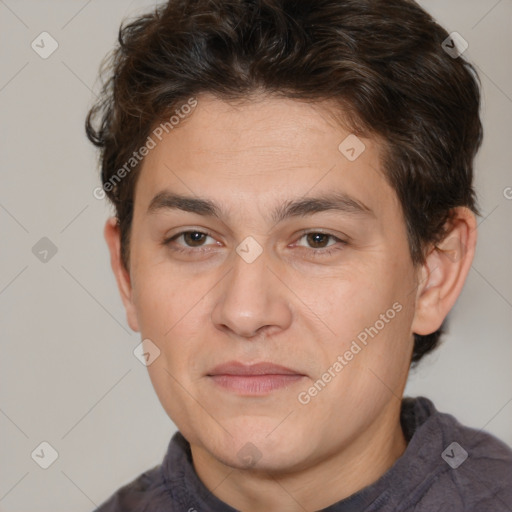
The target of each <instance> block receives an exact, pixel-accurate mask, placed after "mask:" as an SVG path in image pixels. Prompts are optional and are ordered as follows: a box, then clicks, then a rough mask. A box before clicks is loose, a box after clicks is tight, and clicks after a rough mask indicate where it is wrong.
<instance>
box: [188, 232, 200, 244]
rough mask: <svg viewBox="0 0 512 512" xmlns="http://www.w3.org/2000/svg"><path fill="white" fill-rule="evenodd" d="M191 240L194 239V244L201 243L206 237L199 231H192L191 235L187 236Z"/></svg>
mask: <svg viewBox="0 0 512 512" xmlns="http://www.w3.org/2000/svg"><path fill="white" fill-rule="evenodd" d="M186 236H188V237H189V238H191V239H192V242H193V243H194V242H201V238H202V237H203V236H204V233H199V232H198V231H191V232H189V233H187V235H186Z"/></svg>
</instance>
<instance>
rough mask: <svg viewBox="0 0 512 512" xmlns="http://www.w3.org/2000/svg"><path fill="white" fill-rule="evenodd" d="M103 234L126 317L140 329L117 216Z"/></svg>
mask: <svg viewBox="0 0 512 512" xmlns="http://www.w3.org/2000/svg"><path fill="white" fill-rule="evenodd" d="M103 235H104V237H105V240H106V242H107V245H108V248H109V251H110V265H111V267H112V270H113V272H114V275H115V277H116V281H117V287H118V288H119V293H120V294H121V299H122V301H123V304H124V308H125V310H126V319H127V321H128V325H129V326H130V327H131V328H132V329H133V330H134V331H137V332H138V331H139V324H138V321H137V315H136V308H135V305H134V303H133V291H132V285H131V279H130V273H129V271H128V270H127V269H126V267H125V266H124V264H123V262H122V260H121V231H120V229H119V225H118V223H117V218H116V217H111V218H109V219H108V220H107V223H106V224H105V229H104V231H103Z"/></svg>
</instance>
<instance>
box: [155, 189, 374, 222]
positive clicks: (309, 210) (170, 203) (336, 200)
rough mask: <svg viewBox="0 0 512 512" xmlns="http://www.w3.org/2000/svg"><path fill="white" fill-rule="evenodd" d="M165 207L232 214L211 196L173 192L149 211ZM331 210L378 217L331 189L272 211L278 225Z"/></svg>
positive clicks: (158, 196) (223, 215) (163, 195)
mask: <svg viewBox="0 0 512 512" xmlns="http://www.w3.org/2000/svg"><path fill="white" fill-rule="evenodd" d="M165 210H182V211H185V212H190V213H195V214H197V215H202V216H205V217H215V218H217V219H222V218H227V217H228V214H227V213H226V212H224V211H223V209H222V207H221V206H220V205H218V204H217V203H215V202H214V201H212V200H210V199H204V198H199V197H191V196H183V195H180V194H175V193H172V192H169V191H162V192H159V193H158V194H156V195H155V196H154V197H153V199H152V200H151V202H150V204H149V207H148V210H147V214H148V215H151V214H155V213H157V212H160V211H165ZM330 210H335V211H338V212H342V213H346V214H356V215H358V216H364V217H375V214H374V212H373V211H372V210H371V209H370V208H369V207H368V206H366V205H365V204H364V203H362V202H361V201H359V200H357V199H355V198H353V197H351V196H349V195H347V194H345V193H341V192H330V193H325V194H322V195H320V196H317V197H303V198H298V199H295V200H290V201H286V202H285V203H284V204H282V205H279V206H278V207H277V208H276V209H275V210H274V211H273V212H272V214H271V216H270V219H271V220H272V221H273V222H274V223H275V224H278V223H279V222H282V221H283V220H285V219H288V218H291V217H303V216H307V215H313V214H315V213H320V212H325V211H330Z"/></svg>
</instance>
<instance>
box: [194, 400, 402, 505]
mask: <svg viewBox="0 0 512 512" xmlns="http://www.w3.org/2000/svg"><path fill="white" fill-rule="evenodd" d="M406 447H407V442H406V440H405V437H404V434H403V432H402V429H401V426H400V404H398V406H396V404H394V406H393V407H392V408H391V409H390V410H388V411H384V412H383V413H382V414H381V415H380V416H379V417H377V418H376V419H375V421H374V422H373V423H372V424H371V425H370V427H368V428H367V429H366V430H365V431H364V432H361V433H360V434H359V435H358V436H357V437H356V438H355V439H353V440H352V441H351V442H350V443H349V444H348V445H347V446H344V447H342V449H340V450H336V451H333V453H332V454H331V455H330V456H329V457H328V458H327V459H326V458H324V459H322V460H321V461H319V462H316V463H313V464H310V465H307V464H305V465H303V467H301V469H300V470H297V471H290V470H289V469H288V468H284V469H282V470H275V471H272V472H269V471H262V470H257V469H251V470H247V469H244V470H239V469H236V468H233V467H230V466H227V465H225V464H223V463H221V462H220V461H218V460H217V459H215V458H214V457H212V455H211V454H210V453H209V452H207V451H206V450H205V449H204V448H202V447H200V446H197V445H191V451H192V457H193V461H194V468H195V471H196V473H197V475H198V476H199V478H200V480H201V481H202V482H203V484H204V485H205V486H206V487H207V488H208V489H209V490H210V491H211V492H212V493H213V494H214V495H215V496H216V497H217V498H219V499H220V500H222V501H224V502H225V503H227V504H228V505H230V506H231V507H233V508H236V509H238V510H244V512H264V511H268V510H280V511H282V512H304V511H305V510H307V511H314V510H321V509H323V508H326V507H328V506H329V505H332V504H334V503H337V502H338V501H341V500H343V499H344V498H347V497H348V496H351V495H352V494H354V493H356V492H357V491H359V490H361V489H363V488H364V487H367V486H368V485H370V484H372V483H373V482H375V481H376V480H378V479H379V478H380V477H381V476H382V475H383V474H384V473H385V472H386V471H387V470H388V469H389V468H390V467H391V466H392V465H393V464H394V462H395V461H396V460H397V459H398V458H399V457H400V456H401V455H402V454H403V453H404V451H405V449H406Z"/></svg>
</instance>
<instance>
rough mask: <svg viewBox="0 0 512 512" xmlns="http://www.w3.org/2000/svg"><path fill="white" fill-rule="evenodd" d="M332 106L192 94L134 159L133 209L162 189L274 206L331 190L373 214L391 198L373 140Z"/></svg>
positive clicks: (227, 204)
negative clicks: (191, 105)
mask: <svg viewBox="0 0 512 512" xmlns="http://www.w3.org/2000/svg"><path fill="white" fill-rule="evenodd" d="M333 108H334V107H333V105H332V104H328V103H324V104H320V103H316V104H311V103H305V102H301V101H297V100H291V99H283V98H271V97H260V98H258V99H256V100H252V101H244V102H237V103H231V102H230V103H227V102H225V101H222V100H219V99H217V98H215V97H213V96H210V95H201V96H199V97H198V98H197V106H196V107H195V109H194V110H193V112H192V113H191V114H190V115H189V116H187V117H186V118H185V119H183V120H181V122H180V123H179V124H177V125H176V126H174V127H173V128H172V129H171V130H169V133H165V131H164V132H163V134H161V135H160V138H161V140H158V139H157V138H155V137H154V135H153V136H152V137H153V139H155V142H156V144H155V147H154V149H152V150H151V151H150V152H149V154H148V155H147V156H146V157H145V159H144V162H143V165H142V169H141V174H140V177H139V180H138V184H137V191H136V209H137V204H139V205H140V206H139V207H142V206H144V208H145V209H147V208H148V207H149V205H150V204H151V202H152V201H153V200H154V198H155V196H156V195H157V194H159V193H162V192H163V191H164V190H173V191H176V192H178V193H180V194H182V195H183V194H184V193H186V194H187V195H189V196H198V197H202V198H206V197H208V198H216V199H217V200H218V202H220V203H222V204H223V206H224V210H225V211H229V209H230V207H232V206H233V205H235V204H237V205H238V207H242V208H243V209H244V210H249V209H250V208H251V207H254V208H255V209H259V210H260V211H262V210H268V209H272V210H275V207H276V205H277V204H279V203H283V202H286V201H288V200H290V199H291V198H297V197H306V196H316V195H318V194H320V195H325V193H327V192H331V191H335V192H336V193H342V194H345V195H347V196H349V197H351V198H353V199H354V200H356V201H359V202H361V203H362V204H364V205H367V206H368V207H370V208H371V209H372V210H376V213H377V214H378V213H379V210H382V209H385V208H386V207H389V208H393V207H396V206H398V205H397V202H396V196H395V194H394V191H393V190H392V189H391V188H390V187H389V185H388V184H387V182H386V180H385V178H384V175H383V172H382V169H381V158H380V155H381V151H382V146H381V144H380V143H379V141H377V140H375V139H371V138H362V137H356V136H355V135H354V134H352V133H351V132H350V131H349V130H348V129H347V128H346V127H343V126H342V125H341V124H340V123H338V122H336V120H335V118H334V116H333ZM347 150H348V152H347ZM354 157H355V158H354ZM369 203H371V206H370V205H369ZM239 209H240V208H238V210H239ZM231 213H234V212H231ZM381 213H382V212H381Z"/></svg>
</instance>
